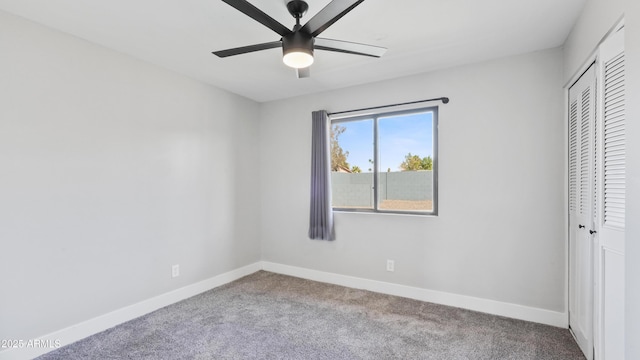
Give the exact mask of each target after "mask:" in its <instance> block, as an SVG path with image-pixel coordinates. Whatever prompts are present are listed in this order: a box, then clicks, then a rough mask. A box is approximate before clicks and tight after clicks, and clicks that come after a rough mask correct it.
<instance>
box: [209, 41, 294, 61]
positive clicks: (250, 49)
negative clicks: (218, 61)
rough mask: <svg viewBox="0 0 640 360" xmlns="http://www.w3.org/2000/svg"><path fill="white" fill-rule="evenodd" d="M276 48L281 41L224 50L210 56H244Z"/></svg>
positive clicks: (279, 45)
mask: <svg viewBox="0 0 640 360" xmlns="http://www.w3.org/2000/svg"><path fill="white" fill-rule="evenodd" d="M277 47H282V41H272V42H268V43H262V44H255V45H249V46H242V47H237V48H233V49H226V50H220V51H214V52H213V53H212V54H214V55H217V56H218V57H221V58H224V57H227V56H233V55H240V54H246V53H250V52H254V51H260V50H267V49H273V48H277Z"/></svg>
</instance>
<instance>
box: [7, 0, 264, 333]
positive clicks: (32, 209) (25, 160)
mask: <svg viewBox="0 0 640 360" xmlns="http://www.w3.org/2000/svg"><path fill="white" fill-rule="evenodd" d="M0 34H1V35H0V49H2V51H1V52H2V55H1V56H0V74H2V75H1V78H2V80H1V81H0V99H1V100H0V102H1V104H2V105H1V106H0V273H1V274H2V283H1V285H0V339H24V340H27V339H36V338H38V337H39V336H42V335H45V334H48V333H50V332H52V331H55V330H60V329H63V328H66V327H68V326H70V325H74V324H77V323H80V322H82V321H85V320H88V319H91V318H94V317H96V316H99V315H102V314H105V313H108V312H110V311H113V310H116V309H121V308H123V307H125V306H127V305H131V304H135V303H137V302H139V301H142V300H147V299H150V298H152V297H154V296H157V295H160V294H164V293H167V292H169V291H171V290H173V289H177V288H180V287H183V286H186V285H189V284H193V283H196V282H198V281H201V280H204V279H208V278H210V277H213V276H215V275H218V274H221V273H224V272H227V271H230V270H233V269H237V268H239V267H241V266H244V265H247V264H251V263H254V262H256V261H258V260H260V243H259V234H258V233H257V230H256V226H253V225H254V224H257V223H258V212H257V211H258V210H257V209H258V206H259V205H258V204H259V199H260V196H259V193H258V191H257V187H258V183H257V179H258V177H257V176H256V170H255V169H254V168H248V167H244V166H238V164H242V163H244V162H245V160H246V159H250V158H255V157H256V154H257V153H258V150H259V149H258V148H257V146H256V145H254V144H256V143H257V141H258V126H257V121H258V115H259V114H258V105H257V104H256V103H254V102H252V101H249V100H246V99H244V98H241V97H238V96H236V95H232V94H230V93H227V92H224V91H221V90H218V89H215V88H212V87H210V86H206V85H204V84H202V83H199V82H196V81H193V80H191V79H188V78H186V77H183V76H179V75H176V74H174V73H171V72H169V71H166V70H164V69H162V68H159V67H156V66H152V65H149V64H146V63H143V62H141V61H137V60H134V59H132V58H130V57H128V56H124V55H122V54H119V53H117V52H114V51H111V50H107V49H104V48H101V47H99V46H96V45H92V44H90V43H88V42H85V41H83V40H80V39H78V38H74V37H71V36H68V35H65V34H63V33H59V32H56V31H52V30H50V29H47V28H45V27H42V26H40V25H35V24H33V23H30V22H28V21H25V20H24V19H22V18H18V17H15V16H13V15H9V14H7V13H3V12H0ZM247 224H249V226H248V225H247ZM172 264H180V270H181V274H180V277H178V278H175V279H172V278H171V265H172Z"/></svg>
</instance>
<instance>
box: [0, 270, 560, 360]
mask: <svg viewBox="0 0 640 360" xmlns="http://www.w3.org/2000/svg"><path fill="white" fill-rule="evenodd" d="M259 270H265V271H270V272H274V273H278V274H283V275H289V276H295V277H299V278H303V279H308V280H314V281H320V282H325V283H329V284H335V285H341V286H347V287H350V288H355V289H364V290H369V291H374V292H378V293H382V294H388V295H395V296H402V297H406V298H410V299H415V300H421V301H427V302H432V303H436V304H442V305H448V306H455V307H459V308H463V309H469V310H474V311H480V312H484V313H488V314H494V315H500V316H506V317H510V318H514V319H520V320H526V321H532V322H537V323H541V324H546V325H551V326H557V327H562V328H567V327H568V316H567V314H566V313H563V312H556V311H550V310H545V309H539V308H533V307H528V306H522V305H517V304H511V303H505V302H500V301H494V300H488V299H481V298H476V297H472V296H465V295H457V294H452V293H446V292H442V291H435V290H428V289H422V288H417V287H411V286H406V285H398V284H393V283H387V282H383V281H376V280H369V279H363V278H358V277H353V276H347V275H340V274H335V273H329V272H324V271H318V270H311V269H305V268H301V267H296V266H290V265H282V264H276V263H271V262H267V261H260V262H256V263H253V264H250V265H247V266H244V267H241V268H239V269H235V270H232V271H229V272H227V273H224V274H220V275H218V276H214V277H212V278H209V279H206V280H203V281H200V282H197V283H195V284H191V285H188V286H185V287H182V288H180V289H176V290H173V291H170V292H168V293H165V294H162V295H158V296H156V297H153V298H151V299H148V300H144V301H141V302H139V303H136V304H133V305H129V306H126V307H124V308H121V309H118V310H115V311H112V312H110V313H107V314H104V315H101V316H98V317H95V318H93V319H89V320H87V321H84V322H81V323H79V324H76V325H72V326H70V327H67V328H64V329H61V330H58V331H55V332H53V333H50V334H47V335H43V336H41V337H39V338H38V341H39V342H40V344H55V343H56V342H59V343H60V344H61V345H62V346H64V345H67V344H71V343H73V342H75V341H78V340H81V339H84V338H85V337H88V336H91V335H93V334H97V333H99V332H101V331H104V330H106V329H109V328H112V327H114V326H116V325H119V324H122V323H124V322H127V321H129V320H133V319H135V318H137V317H140V316H142V315H145V314H148V313H150V312H152V311H155V310H157V309H160V308H162V307H165V306H168V305H171V304H173V303H176V302H178V301H181V300H184V299H187V298H189V297H192V296H195V295H198V294H200V293H203V292H205V291H208V290H211V289H213V288H216V287H218V286H221V285H224V284H227V283H230V282H232V281H234V280H237V279H240V278H241V277H244V276H246V275H249V274H252V273H254V272H256V271H259ZM51 350H53V349H52V348H46V347H25V348H20V349H5V350H3V351H0V360H22V359H32V358H34V357H37V356H40V355H42V354H45V353H47V352H49V351H51Z"/></svg>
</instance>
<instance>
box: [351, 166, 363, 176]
mask: <svg viewBox="0 0 640 360" xmlns="http://www.w3.org/2000/svg"><path fill="white" fill-rule="evenodd" d="M351 172H352V173H354V174H355V173H361V172H362V170H360V167H359V166H358V165H353V166H352V167H351Z"/></svg>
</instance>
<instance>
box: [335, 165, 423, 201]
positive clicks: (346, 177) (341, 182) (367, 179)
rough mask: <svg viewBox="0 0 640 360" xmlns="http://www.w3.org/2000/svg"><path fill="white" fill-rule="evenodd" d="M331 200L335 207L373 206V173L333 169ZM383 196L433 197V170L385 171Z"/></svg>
mask: <svg viewBox="0 0 640 360" xmlns="http://www.w3.org/2000/svg"><path fill="white" fill-rule="evenodd" d="M331 186H332V187H331V196H332V199H331V203H332V204H333V206H335V207H344V206H350V207H351V206H356V207H361V206H366V207H370V206H373V202H374V196H373V189H372V187H373V174H372V173H353V174H350V173H342V172H332V173H331ZM378 190H379V191H378V199H379V200H387V199H393V200H433V171H430V170H429V171H426V170H425V171H392V172H381V173H380V174H379V180H378Z"/></svg>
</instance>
